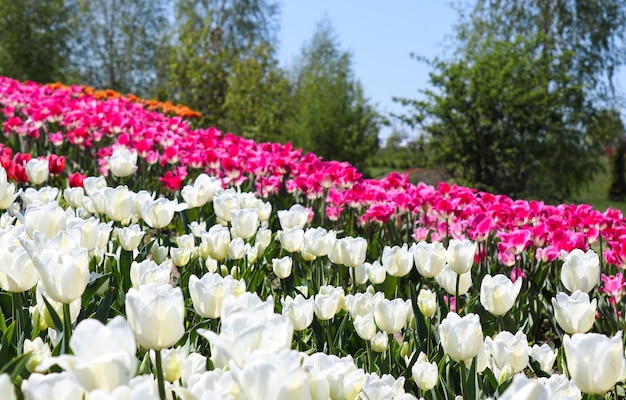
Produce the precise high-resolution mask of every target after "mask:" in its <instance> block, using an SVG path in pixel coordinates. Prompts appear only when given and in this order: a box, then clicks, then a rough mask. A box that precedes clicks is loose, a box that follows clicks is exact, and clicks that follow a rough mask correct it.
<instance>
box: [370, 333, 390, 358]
mask: <svg viewBox="0 0 626 400" xmlns="http://www.w3.org/2000/svg"><path fill="white" fill-rule="evenodd" d="M370 343H371V345H372V350H374V351H375V352H377V353H382V352H384V351H385V350H387V346H388V345H389V336H388V335H387V334H386V333H384V332H378V333H376V334H375V335H374V337H372V338H371V339H370Z"/></svg>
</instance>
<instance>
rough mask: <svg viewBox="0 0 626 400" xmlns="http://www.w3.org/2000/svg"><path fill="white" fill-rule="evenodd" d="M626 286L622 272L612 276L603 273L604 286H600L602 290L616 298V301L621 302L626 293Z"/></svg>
mask: <svg viewBox="0 0 626 400" xmlns="http://www.w3.org/2000/svg"><path fill="white" fill-rule="evenodd" d="M624 288H626V281H625V280H624V275H622V273H621V272H620V273H618V274H616V275H612V276H610V275H604V274H602V287H600V292H602V293H606V294H608V295H609V296H611V297H612V298H614V299H615V301H616V302H619V301H620V300H621V298H622V294H623V293H624Z"/></svg>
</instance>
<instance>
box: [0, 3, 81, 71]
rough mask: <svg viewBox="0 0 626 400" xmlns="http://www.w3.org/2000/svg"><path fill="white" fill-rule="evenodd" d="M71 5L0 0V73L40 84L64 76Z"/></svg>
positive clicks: (69, 32)
mask: <svg viewBox="0 0 626 400" xmlns="http://www.w3.org/2000/svg"><path fill="white" fill-rule="evenodd" d="M72 11H73V4H72V2H71V1H65V0H30V1H14V0H0V75H4V76H9V77H12V78H15V79H18V80H32V81H36V82H41V83H47V82H55V81H62V80H64V79H65V77H66V66H67V57H68V54H69V46H70V45H71V43H72V37H73V36H72V35H73V30H72V29H73V27H72V25H71V23H70V19H69V15H71V14H72Z"/></svg>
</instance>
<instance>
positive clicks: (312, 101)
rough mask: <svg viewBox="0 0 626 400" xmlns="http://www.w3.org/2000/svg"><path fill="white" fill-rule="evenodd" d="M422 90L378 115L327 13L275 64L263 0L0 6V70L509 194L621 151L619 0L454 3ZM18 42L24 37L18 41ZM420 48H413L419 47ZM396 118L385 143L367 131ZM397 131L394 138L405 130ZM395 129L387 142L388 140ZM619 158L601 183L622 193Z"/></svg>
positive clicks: (622, 11) (524, 192) (576, 172)
mask: <svg viewBox="0 0 626 400" xmlns="http://www.w3.org/2000/svg"><path fill="white" fill-rule="evenodd" d="M456 7H457V8H458V11H459V19H458V23H457V25H456V27H455V36H454V37H453V38H452V39H450V40H449V41H448V46H447V50H446V53H444V54H447V56H445V57H444V55H443V54H442V56H441V57H440V58H435V59H430V60H424V59H420V62H427V63H429V65H430V66H431V67H432V74H431V78H430V82H429V84H428V86H426V87H422V88H415V89H416V97H415V98H411V99H398V100H399V101H401V102H402V103H403V104H405V105H406V106H407V107H406V112H405V113H404V115H400V116H397V115H382V114H381V113H380V112H379V111H378V110H377V107H376V105H375V104H374V103H373V102H372V101H371V100H370V99H368V98H367V94H366V93H364V91H363V87H362V83H361V82H360V80H359V78H358V77H357V76H356V75H355V73H354V70H353V67H352V55H351V54H350V52H348V51H346V50H344V49H343V47H342V44H341V43H339V41H338V40H337V38H336V35H335V34H334V31H333V27H332V24H331V22H330V21H328V20H321V21H320V22H319V24H318V27H317V29H316V31H315V32H313V33H312V36H311V38H310V40H308V41H307V42H306V43H304V44H303V45H302V48H301V51H300V53H299V55H298V56H297V57H295V58H294V60H293V62H292V63H291V64H290V65H288V66H281V65H279V62H278V59H277V48H278V47H279V46H280V43H279V41H278V36H279V35H278V33H279V32H280V3H279V2H278V1H273V0H225V1H218V0H112V1H107V2H92V1H86V0H54V1H45V0H33V1H29V2H14V1H8V0H2V1H0V37H2V40H1V41H0V74H2V75H4V76H9V77H13V78H15V79H18V80H22V81H24V80H33V81H36V82H40V83H50V82H57V81H59V82H63V83H66V84H72V83H75V84H81V85H88V86H93V87H95V88H98V89H112V90H114V91H116V92H119V93H133V94H135V95H137V96H139V97H140V98H152V99H157V100H163V101H173V102H175V103H178V104H182V105H185V106H187V107H189V108H190V109H192V110H195V111H198V112H199V113H200V114H201V115H200V116H199V117H198V118H197V119H196V120H195V122H193V123H194V124H195V125H194V126H197V127H200V126H216V127H218V128H219V129H221V130H223V131H227V132H233V133H236V134H238V135H241V136H243V137H246V138H250V139H254V140H256V141H259V142H264V141H268V142H282V143H286V142H291V143H293V145H294V146H296V147H300V148H303V149H304V150H305V151H311V152H314V153H315V154H317V155H319V156H321V157H323V158H324V159H327V160H333V159H334V160H342V161H348V162H350V163H352V164H353V165H355V166H357V167H358V168H359V170H360V171H361V172H363V173H365V174H366V175H370V176H371V175H378V174H379V173H380V171H386V170H394V169H395V170H401V171H402V170H413V169H415V168H427V169H435V170H440V171H444V172H445V173H444V176H446V177H448V180H450V181H451V182H456V183H460V184H464V185H469V186H472V187H476V188H479V189H486V190H491V191H494V192H497V193H504V194H508V195H512V196H515V197H519V198H540V199H543V200H547V201H559V200H564V199H571V198H574V197H575V195H576V194H577V193H579V192H580V191H581V190H585V188H586V187H587V185H588V184H589V183H590V182H591V181H593V179H594V177H595V176H597V174H598V173H602V170H603V169H604V168H605V164H608V165H609V166H610V168H617V167H619V165H620V163H619V162H609V163H604V162H601V161H602V158H601V157H602V156H606V155H610V156H615V157H619V156H621V155H618V154H617V152H616V149H618V148H620V143H621V141H622V136H623V134H624V132H623V126H622V124H621V120H620V113H619V111H618V110H619V106H620V102H619V101H620V99H621V97H620V95H621V93H620V92H619V90H618V89H617V87H616V82H615V80H614V74H615V71H617V70H618V69H619V68H620V67H621V66H622V65H623V63H624V61H625V59H624V57H625V56H624V54H626V53H624V52H623V51H622V49H621V47H620V46H621V45H622V43H623V40H624V38H625V35H626V5H625V4H623V3H622V2H621V1H618V0H591V1H557V0H554V1H539V0H531V1H525V2H519V1H504V0H476V1H473V2H469V3H468V2H459V3H457V4H456ZM23 43H29V45H28V46H24V45H23ZM418 58H419V57H418ZM385 125H393V126H394V130H393V133H392V135H391V137H390V138H389V140H388V143H379V141H378V137H379V133H380V130H381V128H382V127H383V126H385ZM407 131H408V132H410V134H409V135H406V134H405V132H407ZM398 139H400V140H398ZM623 175H624V172H623V169H622V170H621V171H620V170H615V171H613V172H611V176H612V179H613V181H612V183H611V184H610V185H608V186H610V187H611V188H610V189H609V188H608V187H607V188H606V190H607V195H608V197H609V198H610V199H613V200H622V199H623V195H622V194H621V193H624V192H626V189H625V188H622V189H620V188H618V187H616V185H618V186H619V185H623V184H621V183H620V182H621V181H622V180H623V179H622V177H623Z"/></svg>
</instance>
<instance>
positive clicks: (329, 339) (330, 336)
mask: <svg viewBox="0 0 626 400" xmlns="http://www.w3.org/2000/svg"><path fill="white" fill-rule="evenodd" d="M326 341H327V342H328V349H327V352H326V354H332V352H331V350H332V344H333V335H332V334H331V332H330V320H329V319H328V320H326Z"/></svg>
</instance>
